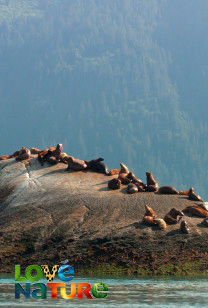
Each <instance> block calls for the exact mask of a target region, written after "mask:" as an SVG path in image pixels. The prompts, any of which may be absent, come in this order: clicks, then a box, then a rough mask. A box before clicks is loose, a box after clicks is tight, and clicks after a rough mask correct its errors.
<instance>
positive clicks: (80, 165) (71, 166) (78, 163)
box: [65, 156, 87, 171]
mask: <svg viewBox="0 0 208 308" xmlns="http://www.w3.org/2000/svg"><path fill="white" fill-rule="evenodd" d="M65 159H66V161H67V163H68V168H67V169H66V170H74V171H81V170H85V169H86V168H87V164H86V163H85V161H84V160H81V159H77V158H74V157H72V156H68V157H67V158H65Z"/></svg>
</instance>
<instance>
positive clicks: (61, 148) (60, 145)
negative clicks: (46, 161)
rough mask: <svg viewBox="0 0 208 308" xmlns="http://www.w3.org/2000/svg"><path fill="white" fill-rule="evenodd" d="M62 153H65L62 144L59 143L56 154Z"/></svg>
mask: <svg viewBox="0 0 208 308" xmlns="http://www.w3.org/2000/svg"><path fill="white" fill-rule="evenodd" d="M62 151H63V145H62V144H61V143H58V144H57V146H56V153H57V154H61V152H62Z"/></svg>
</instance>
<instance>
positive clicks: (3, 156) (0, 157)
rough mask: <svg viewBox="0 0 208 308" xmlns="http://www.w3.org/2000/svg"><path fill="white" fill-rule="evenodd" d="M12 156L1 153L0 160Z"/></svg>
mask: <svg viewBox="0 0 208 308" xmlns="http://www.w3.org/2000/svg"><path fill="white" fill-rule="evenodd" d="M12 157H13V156H12V155H2V156H0V160H7V159H10V158H12Z"/></svg>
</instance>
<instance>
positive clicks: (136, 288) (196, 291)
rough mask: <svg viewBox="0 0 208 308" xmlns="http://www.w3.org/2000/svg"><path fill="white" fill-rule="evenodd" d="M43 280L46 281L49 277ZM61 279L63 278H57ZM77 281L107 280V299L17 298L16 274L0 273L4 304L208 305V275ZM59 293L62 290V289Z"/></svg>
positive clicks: (19, 305)
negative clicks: (179, 277) (188, 278)
mask: <svg viewBox="0 0 208 308" xmlns="http://www.w3.org/2000/svg"><path fill="white" fill-rule="evenodd" d="M40 282H43V283H45V282H46V280H42V281H40ZM54 282H60V280H54ZM73 282H88V283H90V284H91V285H93V284H94V283H96V282H104V283H106V284H107V286H108V288H109V292H108V296H107V297H106V298H105V299H92V300H89V299H87V298H84V299H82V300H78V299H77V298H75V299H72V300H65V299H61V298H59V299H57V300H56V299H55V300H54V299H50V296H51V294H50V293H49V292H48V294H47V299H41V300H35V299H30V300H26V299H25V298H23V296H21V297H22V298H20V299H19V300H17V299H15V298H14V280H13V278H9V277H5V276H0V306H2V307H50V308H52V307H108V308H110V307H149V306H150V305H152V306H153V307H169V308H170V307H182V308H185V307H208V281H207V280H206V279H194V280H186V279H153V278H152V279H136V278H135V279H123V278H119V279H106V278H86V277H85V278H81V277H79V278H76V277H75V278H74V279H73ZM58 297H59V292H58Z"/></svg>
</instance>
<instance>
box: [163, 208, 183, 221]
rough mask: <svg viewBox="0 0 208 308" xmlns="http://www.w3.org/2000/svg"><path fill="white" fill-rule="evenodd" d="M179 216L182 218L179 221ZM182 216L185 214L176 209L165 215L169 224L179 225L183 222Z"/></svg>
mask: <svg viewBox="0 0 208 308" xmlns="http://www.w3.org/2000/svg"><path fill="white" fill-rule="evenodd" d="M178 216H180V218H179V219H178ZM182 216H184V214H183V212H181V211H179V210H177V209H176V208H172V209H171V210H170V212H169V213H168V214H166V215H165V217H164V220H165V222H167V223H168V224H177V223H178V222H179V221H180V220H181V218H182Z"/></svg>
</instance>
